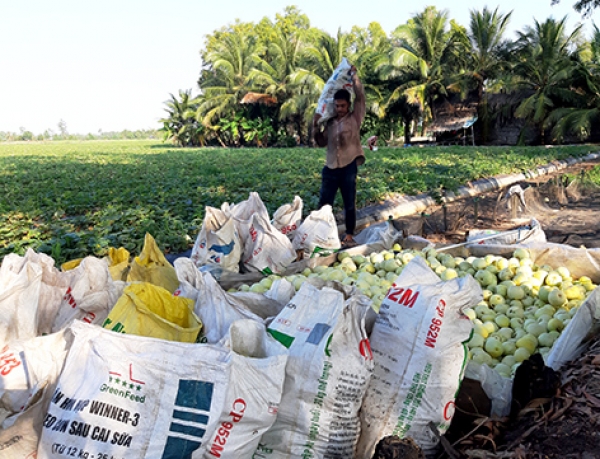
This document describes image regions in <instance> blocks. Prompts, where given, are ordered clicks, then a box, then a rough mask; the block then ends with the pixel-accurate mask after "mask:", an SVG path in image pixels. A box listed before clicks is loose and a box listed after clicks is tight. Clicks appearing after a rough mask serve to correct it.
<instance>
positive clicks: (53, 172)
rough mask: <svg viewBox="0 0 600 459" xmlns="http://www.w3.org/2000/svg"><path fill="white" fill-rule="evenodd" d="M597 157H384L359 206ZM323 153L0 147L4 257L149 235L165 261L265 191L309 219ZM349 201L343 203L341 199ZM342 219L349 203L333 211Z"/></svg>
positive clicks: (571, 153)
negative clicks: (224, 208)
mask: <svg viewBox="0 0 600 459" xmlns="http://www.w3.org/2000/svg"><path fill="white" fill-rule="evenodd" d="M596 150H597V148H596V147H594V146H565V147H563V146H560V147H554V148H544V147H427V148H417V147H410V148H380V149H379V150H378V151H377V152H369V151H367V162H366V164H365V165H364V166H362V167H361V168H360V169H359V177H358V183H357V187H358V192H357V206H358V207H359V208H361V207H365V206H367V205H369V204H372V203H376V202H379V201H381V200H382V199H384V198H385V197H386V196H388V195H390V194H393V193H399V194H410V195H414V194H418V193H421V192H426V191H433V190H437V189H440V187H442V186H443V187H445V188H447V189H455V188H457V187H458V186H460V185H463V184H465V183H467V182H468V181H471V180H475V179H479V178H483V177H489V176H493V175H496V174H502V173H511V172H521V171H524V170H527V169H530V168H533V167H534V166H536V165H541V164H546V163H548V162H550V161H552V160H555V159H566V158H568V157H579V156H584V155H586V154H588V153H591V152H594V151H596ZM324 157H325V153H324V150H323V149H318V148H288V149H285V148H281V149H252V148H245V149H225V148H197V149H188V148H186V149H183V148H176V147H173V146H171V145H167V144H162V143H160V142H156V141H85V142H83V141H82V142H47V143H42V142H40V143H34V142H23V143H2V144H0V258H2V257H3V256H4V255H6V254H9V253H18V254H23V253H24V252H25V251H26V250H27V249H28V248H32V249H34V250H36V251H38V252H44V253H47V254H50V255H52V256H53V257H54V258H55V260H56V261H57V262H64V261H66V260H70V259H74V258H78V257H82V256H86V255H95V256H104V255H105V254H106V253H107V251H108V248H109V247H125V248H126V249H128V250H129V251H131V252H132V253H138V252H139V251H140V249H141V246H142V244H143V241H144V235H145V233H147V232H148V233H151V234H152V235H153V236H154V237H155V238H156V240H157V242H158V244H159V245H160V247H161V249H162V250H164V251H165V252H172V253H178V252H182V251H185V250H187V249H188V248H189V247H190V246H191V244H192V243H193V240H194V239H195V237H196V235H197V233H198V231H199V228H200V225H201V223H202V218H203V215H204V208H205V206H215V207H220V206H221V204H222V203H223V202H226V201H227V202H230V203H233V202H239V201H242V200H244V199H247V198H248V193H249V192H251V191H256V192H258V193H259V194H260V196H261V198H262V200H263V201H264V202H265V204H266V206H267V208H268V210H269V212H270V213H271V214H272V213H273V212H274V211H275V210H276V209H277V208H278V207H279V206H281V205H282V204H285V203H289V202H291V201H292V200H293V198H294V196H295V195H298V196H300V197H301V198H302V200H303V201H304V216H306V215H307V214H308V213H309V212H310V211H311V210H314V209H315V208H316V206H317V203H318V198H319V187H320V172H321V168H322V166H323V163H324ZM338 199H339V196H338ZM339 210H341V201H338V202H336V208H335V209H334V211H339Z"/></svg>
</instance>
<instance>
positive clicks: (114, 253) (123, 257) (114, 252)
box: [108, 247, 130, 281]
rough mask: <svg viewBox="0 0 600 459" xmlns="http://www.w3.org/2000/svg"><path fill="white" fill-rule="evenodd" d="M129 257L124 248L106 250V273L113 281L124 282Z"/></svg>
mask: <svg viewBox="0 0 600 459" xmlns="http://www.w3.org/2000/svg"><path fill="white" fill-rule="evenodd" d="M129 257H130V254H129V251H128V250H127V249H126V248H125V247H119V248H118V249H115V248H114V247H109V248H108V271H109V272H110V277H112V278H113V280H120V281H124V280H126V279H127V271H128V269H129Z"/></svg>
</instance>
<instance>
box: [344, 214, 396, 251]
mask: <svg viewBox="0 0 600 459" xmlns="http://www.w3.org/2000/svg"><path fill="white" fill-rule="evenodd" d="M401 237H402V231H398V230H397V229H396V228H395V227H394V224H393V223H392V222H391V221H389V220H388V221H385V222H381V223H378V224H376V225H371V226H369V227H368V228H365V229H364V230H362V231H361V232H360V233H358V234H357V235H356V236H354V240H355V241H356V243H357V244H361V245H362V244H374V243H377V242H379V243H382V244H383V245H385V246H386V247H392V245H393V244H394V243H395V242H396V241H397V240H398V239H400V238H401Z"/></svg>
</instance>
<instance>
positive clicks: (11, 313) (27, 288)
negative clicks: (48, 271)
mask: <svg viewBox="0 0 600 459" xmlns="http://www.w3.org/2000/svg"><path fill="white" fill-rule="evenodd" d="M42 273H43V269H42V266H41V265H39V264H38V263H33V262H31V261H30V260H29V259H28V258H26V257H21V256H19V255H16V254H9V255H6V256H5V257H4V259H3V260H2V266H0V347H4V346H5V345H6V344H8V343H10V342H12V341H17V340H27V339H30V338H34V337H36V336H37V334H38V329H37V324H38V319H37V313H38V303H39V296H40V291H41V287H42Z"/></svg>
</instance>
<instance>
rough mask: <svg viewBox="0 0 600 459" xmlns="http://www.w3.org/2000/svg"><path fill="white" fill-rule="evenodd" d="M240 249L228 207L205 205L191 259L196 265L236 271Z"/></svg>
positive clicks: (241, 248) (237, 270)
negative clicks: (202, 219)
mask: <svg viewBox="0 0 600 459" xmlns="http://www.w3.org/2000/svg"><path fill="white" fill-rule="evenodd" d="M224 209H225V210H224ZM242 250H243V246H242V242H241V240H240V236H239V233H238V230H237V228H236V225H235V222H234V220H233V219H232V218H231V214H230V212H229V207H228V206H225V205H224V206H223V208H222V209H217V208H215V207H210V206H207V207H206V209H205V215H204V221H203V222H202V228H201V229H200V233H199V234H198V237H197V238H196V243H195V244H194V248H193V249H192V255H191V257H190V258H191V259H192V261H193V262H194V263H195V264H196V266H198V267H201V266H208V265H210V266H212V265H215V266H218V267H221V268H222V269H224V270H226V271H231V272H236V273H237V272H239V270H240V267H239V262H240V257H241V256H242Z"/></svg>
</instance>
